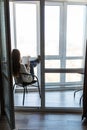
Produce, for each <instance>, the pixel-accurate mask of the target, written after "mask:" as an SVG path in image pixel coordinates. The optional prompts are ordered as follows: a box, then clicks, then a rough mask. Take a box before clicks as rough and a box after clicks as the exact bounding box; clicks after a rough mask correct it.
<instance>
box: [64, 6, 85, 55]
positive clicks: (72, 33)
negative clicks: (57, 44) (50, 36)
mask: <svg viewBox="0 0 87 130" xmlns="http://www.w3.org/2000/svg"><path fill="white" fill-rule="evenodd" d="M85 11H86V7H85V6H82V5H68V6H67V46H66V55H67V56H82V55H83V44H84V27H85V26H84V25H85Z"/></svg>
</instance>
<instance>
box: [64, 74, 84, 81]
mask: <svg viewBox="0 0 87 130" xmlns="http://www.w3.org/2000/svg"><path fill="white" fill-rule="evenodd" d="M81 80H82V75H81V74H75V73H74V74H66V82H74V81H75V82H76V81H81Z"/></svg>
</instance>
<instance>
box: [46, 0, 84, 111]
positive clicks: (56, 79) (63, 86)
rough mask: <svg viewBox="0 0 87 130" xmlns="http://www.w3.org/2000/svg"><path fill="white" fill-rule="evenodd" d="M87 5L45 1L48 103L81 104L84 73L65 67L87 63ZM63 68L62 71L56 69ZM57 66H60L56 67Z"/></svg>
mask: <svg viewBox="0 0 87 130" xmlns="http://www.w3.org/2000/svg"><path fill="white" fill-rule="evenodd" d="M85 23H86V6H85V5H74V4H73V5H71V4H66V3H64V4H60V3H57V2H47V3H46V4H45V70H46V73H45V105H46V107H54V108H55V107H78V108H79V100H80V96H81V94H82V91H80V92H79V93H78V94H77V95H76V99H74V91H75V90H79V89H81V88H82V87H83V75H82V74H79V73H75V72H74V73H70V72H69V73H68V72H67V71H66V72H65V73H64V72H63V71H64V69H67V68H68V69H69V71H71V70H70V69H76V68H77V69H78V68H83V67H84V46H85V44H84V43H85V40H86V39H85V38H86V37H85V35H86V34H85V33H86V30H85V28H86V24H85ZM55 69H56V71H58V70H61V73H60V72H58V73H57V72H55ZM57 69H58V70H57Z"/></svg>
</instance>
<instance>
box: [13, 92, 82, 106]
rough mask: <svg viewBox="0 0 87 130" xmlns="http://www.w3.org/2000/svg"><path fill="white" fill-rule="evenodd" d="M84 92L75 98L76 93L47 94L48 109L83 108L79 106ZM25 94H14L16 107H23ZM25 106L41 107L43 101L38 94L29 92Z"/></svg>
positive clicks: (77, 94) (78, 93)
mask: <svg viewBox="0 0 87 130" xmlns="http://www.w3.org/2000/svg"><path fill="white" fill-rule="evenodd" d="M81 95H82V91H80V92H77V93H76V96H75V98H74V91H51V92H46V93H45V103H46V104H45V106H46V107H74V108H76V107H78V108H79V107H81V106H80V104H79V100H80V97H81ZM22 99H23V93H15V94H14V103H15V106H22ZM24 106H28V107H30V106H33V107H37V106H41V99H40V97H39V94H38V92H28V93H27V94H26V96H25V103H24Z"/></svg>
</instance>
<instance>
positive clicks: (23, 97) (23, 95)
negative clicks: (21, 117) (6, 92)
mask: <svg viewBox="0 0 87 130" xmlns="http://www.w3.org/2000/svg"><path fill="white" fill-rule="evenodd" d="M25 92H26V88H25V87H24V92H23V106H24V100H25Z"/></svg>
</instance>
